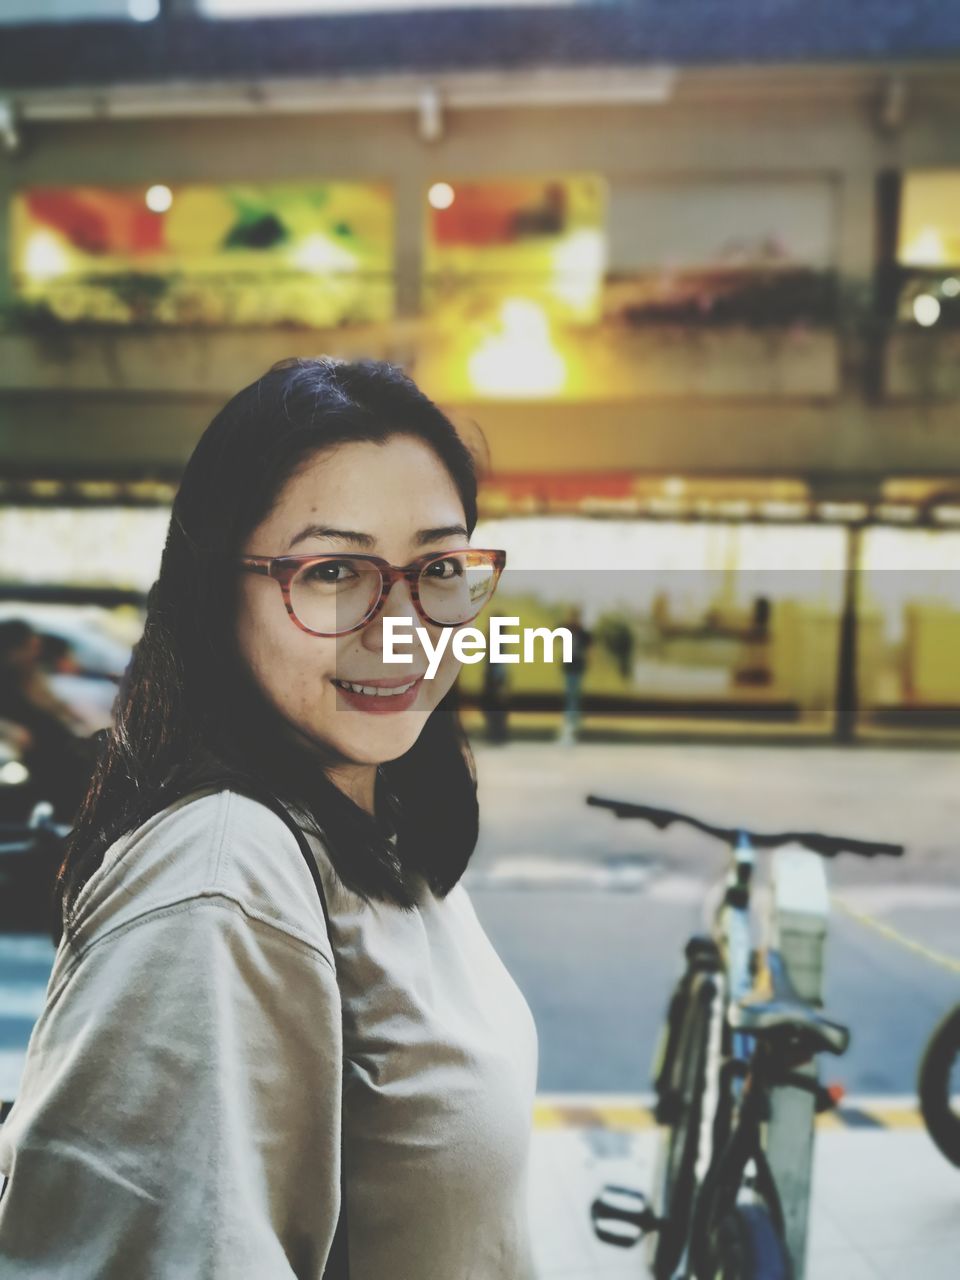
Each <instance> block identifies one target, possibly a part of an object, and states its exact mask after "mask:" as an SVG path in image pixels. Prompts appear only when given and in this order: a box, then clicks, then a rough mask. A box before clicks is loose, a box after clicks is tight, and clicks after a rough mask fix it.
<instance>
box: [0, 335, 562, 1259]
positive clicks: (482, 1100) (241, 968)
mask: <svg viewBox="0 0 960 1280" xmlns="http://www.w3.org/2000/svg"><path fill="white" fill-rule="evenodd" d="M475 522H476V478H475V474H474V468H473V465H472V460H471V456H470V454H469V452H468V451H467V449H466V448H465V446H464V445H463V443H462V442H461V440H460V439H459V437H458V436H457V434H456V433H455V431H454V429H453V427H452V426H451V424H450V422H449V421H448V420H447V419H446V418H445V417H444V415H443V414H442V413H441V412H440V410H439V409H438V408H437V407H436V406H435V405H434V404H433V403H432V402H431V401H430V400H428V399H427V398H426V397H425V396H424V395H423V394H422V393H421V392H420V391H419V390H418V389H417V388H416V387H415V385H414V384H413V383H412V382H411V381H410V380H409V379H408V378H407V377H406V376H405V375H404V374H403V373H402V372H401V371H400V370H399V369H398V368H396V367H394V366H391V365H386V364H379V363H375V362H372V361H371V362H368V361H361V362H356V363H345V362H340V361H336V360H332V359H318V360H302V361H301V360H298V361H292V362H286V363H284V364H283V365H281V366H277V367H275V368H274V369H272V370H270V371H269V372H268V373H267V374H266V375H265V376H264V377H262V378H261V379H259V381H258V382H256V383H254V384H253V385H252V386H250V387H247V388H246V389H245V390H244V391H241V392H240V393H239V394H238V395H237V396H235V397H234V399H233V400H231V401H230V402H229V404H228V405H227V406H226V407H225V408H224V409H223V410H222V411H221V412H220V413H219V414H218V415H217V417H216V418H215V419H214V421H213V422H212V423H211V425H210V427H209V428H208V430H207V431H206V433H205V434H204V436H203V437H202V439H201V440H200V442H199V444H198V445H197V448H196V450H195V452H194V454H193V456H192V457H191V459H190V461H189V463H188V465H187V467H186V470H185V472H184V475H183V479H182V482H181V485H180V489H179V492H178V494H177V498H176V501H175V503H174V509H173V515H172V519H171V522H170V530H169V535H168V538H167V542H166V546H165V549H164V553H163V559H162V563H161V568H160V574H159V577H158V579H157V581H156V583H155V584H154V587H153V589H152V591H151V593H150V599H149V602H148V603H149V610H148V617H147V622H146V627H145V630H144V634H143V638H142V640H141V641H140V643H139V644H138V646H137V648H136V651H135V653H134V656H133V659H132V662H131V665H130V668H129V670H128V671H127V673H126V676H125V679H124V684H123V687H122V688H121V692H120V696H119V698H118V701H117V719H116V726H115V729H114V730H113V732H112V733H110V734H108V735H107V737H106V740H105V743H104V747H103V751H102V754H101V758H100V760H99V764H98V769H97V773H96V776H95V778H94V781H93V783H92V785H91V788H90V791H89V793H88V795H87V797H86V799H85V802H84V805H83V807H82V809H81V812H80V815H79V818H78V822H77V825H76V827H75V829H74V833H73V836H72V840H71V844H70V847H69V850H68V854H67V857H66V860H65V862H64V865H63V867H62V868H61V873H60V879H59V888H60V897H61V901H60V905H61V909H62V915H63V920H64V929H63V936H62V938H61V940H60V945H59V949H58V952H57V959H56V963H55V967H54V971H53V974H52V976H51V979H50V985H49V988H48V993H47V1001H46V1006H45V1008H44V1011H43V1013H42V1015H41V1017H40V1020H39V1022H38V1023H37V1025H36V1028H35V1029H34V1032H33V1036H32V1038H31V1042H30V1048H29V1052H28V1057H27V1063H26V1068H25V1074H24V1079H23V1083H22V1086H21V1090H20V1093H19V1096H18V1098H17V1100H16V1104H15V1106H14V1108H13V1111H12V1112H11V1114H10V1117H9V1119H8V1121H7V1123H6V1124H5V1125H4V1126H3V1128H2V1130H0V1173H4V1174H7V1175H9V1176H8V1181H7V1184H6V1189H5V1192H4V1196H3V1199H2V1200H0V1261H2V1265H0V1273H2V1275H3V1276H4V1277H5V1278H6V1280H19V1278H20V1277H31V1278H34V1277H36V1278H39V1277H40V1276H43V1277H44V1280H55V1278H59V1277H69V1278H70V1280H87V1278H88V1277H89V1280H94V1277H96V1280H114V1278H116V1280H120V1277H122V1278H123V1280H135V1278H137V1277H144V1278H146V1277H150V1280H165V1278H166V1277H190V1280H202V1278H206V1277H217V1278H218V1280H219V1278H221V1277H222V1278H223V1280H274V1278H276V1280H282V1278H283V1277H291V1276H297V1277H299V1278H301V1280H304V1278H309V1280H319V1278H320V1277H321V1276H322V1275H323V1274H324V1270H325V1267H326V1266H327V1263H328V1258H329V1255H330V1254H331V1245H332V1242H333V1240H334V1235H335V1230H336V1226H337V1222H338V1216H339V1213H340V1208H341V1194H340V1178H341V1159H342V1171H343V1185H344V1195H343V1202H344V1203H343V1208H344V1209H347V1208H349V1212H348V1214H347V1217H346V1221H347V1222H348V1224H349V1228H348V1231H347V1242H348V1246H349V1249H348V1252H349V1271H350V1276H351V1278H352V1280H388V1278H389V1280H520V1278H521V1277H523V1278H524V1280H526V1277H527V1276H529V1275H530V1274H532V1272H531V1262H530V1252H529V1241H528V1237H527V1225H526V1206H525V1197H526V1192H525V1176H526V1164H527V1153H528V1143H529V1130H530V1118H531V1109H532V1101H533V1093H534V1088H535V1075H536V1058H537V1045H536V1034H535V1031H534V1027H533V1022H532V1019H531V1016H530V1012H529V1009H528V1008H527V1005H526V1003H525V1001H524V999H523V997H522V996H521V994H520V993H519V991H518V990H517V988H516V986H515V984H514V983H513V981H512V979H511V978H510V977H509V975H508V974H507V972H506V970H505V969H504V967H503V965H502V964H501V962H500V961H499V959H498V958H497V956H496V954H495V952H494V950H493V948H492V947H491V945H490V943H489V941H488V940H487V938H486V936H485V934H484V933H483V931H482V929H481V927H480V925H479V923H478V921H477V918H476V916H475V914H474V912H473V908H472V906H471V904H470V901H469V898H468V896H467V894H466V892H465V890H464V888H463V886H462V885H461V884H460V878H461V876H462V874H463V871H464V869H465V867H466V864H467V861H468V859H469V857H470V854H471V852H472V850H473V848H474V845H475V842H476V838H477V824H478V818H477V798H476V784H475V778H474V774H473V770H472V764H471V757H470V754H469V749H468V747H467V745H466V742H465V739H464V738H463V735H462V733H461V731H460V729H459V725H458V720H457V717H456V712H455V708H454V704H453V696H454V691H453V682H454V679H455V677H456V674H457V666H456V661H455V659H454V658H452V657H450V656H445V657H444V659H443V663H442V666H441V667H440V669H439V670H438V672H437V674H436V677H435V678H434V679H433V680H427V679H425V678H424V672H425V671H426V667H427V661H426V655H425V653H424V652H423V650H422V649H414V650H413V651H412V662H411V663H410V664H408V665H407V666H405V667H398V666H393V665H389V666H388V665H387V664H385V663H384V662H383V660H382V643H383V627H382V618H383V614H384V612H387V613H390V614H393V615H398V614H399V615H402V616H405V617H408V618H410V619H411V621H413V622H415V624H416V625H417V626H420V627H425V628H426V630H427V632H428V634H429V635H430V638H431V640H432V641H433V642H435V641H436V639H437V636H438V635H439V632H440V629H441V625H444V624H445V625H455V624H458V623H460V622H463V621H465V620H466V615H467V614H471V615H472V614H474V613H476V612H479V610H480V609H481V608H482V607H483V604H484V603H485V602H486V600H487V599H489V596H490V594H491V592H492V590H493V588H494V586H495V585H496V579H497V576H498V575H499V571H500V568H501V567H502V563H503V554H502V553H501V552H485V551H479V552H476V553H467V552H466V551H464V548H465V547H466V546H467V541H468V538H469V537H470V535H471V533H472V531H473V527H474V524H475ZM288 556H289V557H300V559H298V560H286V559H281V560H277V557H288ZM390 566H400V567H402V568H406V570H407V571H406V573H398V572H396V571H395V570H394V571H392V570H391V568H390ZM271 576H274V577H276V579H277V580H275V581H272V580H271ZM278 583H279V584H280V585H279V586H278ZM449 653H450V646H448V648H447V650H446V655H449ZM398 689H399V690H400V691H399V692H397V690H398ZM225 770H227V771H229V772H230V774H232V775H233V776H234V777H235V779H236V786H235V788H234V789H230V788H229V787H224V785H223V776H224V771H225ZM248 782H253V783H255V784H256V785H257V786H259V787H264V786H266V787H269V789H270V790H271V791H272V792H273V794H274V795H276V796H279V797H281V798H282V799H283V801H284V802H285V804H286V805H287V806H289V807H290V808H291V809H293V810H295V812H296V813H297V816H298V822H299V823H300V825H301V827H302V828H303V830H304V832H305V833H306V834H307V836H308V839H309V842H310V848H311V849H312V850H313V852H314V855H315V857H316V860H317V863H318V865H319V871H320V875H321V878H322V882H323V888H324V894H325V897H326V903H327V908H328V911H329V927H328V926H327V924H326V922H325V919H324V912H323V907H322V904H321V902H320V900H319V897H318V894H317V892H316V888H315V886H314V884H313V882H312V879H311V874H310V870H309V868H308V867H307V865H306V863H305V861H304V859H303V858H302V857H301V856H300V851H299V850H298V848H297V842H296V840H295V838H294V836H293V835H292V834H291V832H290V831H289V830H288V828H287V827H286V826H285V825H284V823H283V821H282V819H281V818H280V817H278V816H277V815H276V814H275V813H274V812H272V811H271V809H270V808H269V807H267V806H266V805H265V804H261V803H259V802H258V800H256V799H255V798H252V797H251V796H249V795H245V794H243V789H244V784H245V783H248ZM341 1147H342V1150H341ZM328 1274H329V1272H328Z"/></svg>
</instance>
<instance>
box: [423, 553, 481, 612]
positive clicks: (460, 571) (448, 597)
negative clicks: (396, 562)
mask: <svg viewBox="0 0 960 1280" xmlns="http://www.w3.org/2000/svg"><path fill="white" fill-rule="evenodd" d="M496 582H497V571H496V568H495V566H494V565H493V564H491V563H490V561H489V560H488V559H487V558H486V557H484V556H483V555H482V554H481V553H480V552H475V551H456V552H453V553H452V554H451V555H449V556H443V557H442V558H441V559H439V560H431V562H430V563H429V564H428V565H425V566H424V568H423V569H422V570H421V573H420V606H421V608H422V609H423V611H424V613H425V614H426V615H427V617H428V618H430V620H431V621H432V622H436V623H439V624H440V625H441V626H445V627H448V626H449V627H455V626H459V625H460V623H463V622H470V621H471V619H473V618H475V617H476V616H477V614H478V613H479V612H480V610H481V609H482V608H483V606H484V605H485V604H486V603H487V601H488V600H489V599H490V597H491V596H492V595H493V589H494V587H495V586H496Z"/></svg>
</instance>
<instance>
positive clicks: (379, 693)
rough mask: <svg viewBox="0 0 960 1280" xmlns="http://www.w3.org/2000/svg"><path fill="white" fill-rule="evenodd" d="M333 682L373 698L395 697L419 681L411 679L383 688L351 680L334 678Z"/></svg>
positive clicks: (342, 687) (352, 691)
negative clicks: (407, 681) (392, 686)
mask: <svg viewBox="0 0 960 1280" xmlns="http://www.w3.org/2000/svg"><path fill="white" fill-rule="evenodd" d="M333 683H334V684H336V685H339V686H340V688H341V689H349V690H350V692H351V693H365V694H367V695H368V696H369V697H373V698H394V697H396V695H397V694H398V693H406V692H407V690H408V689H412V688H413V686H414V685H415V684H416V683H417V682H416V680H411V681H410V683H409V684H398V685H397V686H396V687H395V688H393V689H383V688H381V687H380V686H379V685H372V684H351V683H350V681H349V680H334V682H333Z"/></svg>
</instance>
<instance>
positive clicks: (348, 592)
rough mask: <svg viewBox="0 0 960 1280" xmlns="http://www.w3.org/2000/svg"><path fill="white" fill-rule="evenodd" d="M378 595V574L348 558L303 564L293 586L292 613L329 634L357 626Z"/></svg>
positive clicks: (312, 628) (313, 629) (367, 566)
mask: <svg viewBox="0 0 960 1280" xmlns="http://www.w3.org/2000/svg"><path fill="white" fill-rule="evenodd" d="M379 594H380V573H379V571H378V570H377V569H376V568H374V566H373V565H371V564H368V563H367V562H366V561H365V560H351V559H350V557H349V556H346V557H344V558H343V559H339V558H338V559H336V560H321V561H319V562H318V563H316V564H308V565H304V567H303V568H302V569H301V570H300V571H299V572H298V573H297V574H296V575H295V577H294V579H293V581H292V582H291V583H290V603H291V604H292V606H293V612H294V613H295V614H296V615H297V617H298V618H299V619H300V621H301V622H302V623H303V625H304V626H305V627H309V629H310V630H311V631H321V632H323V633H325V634H326V635H337V634H338V633H340V632H343V631H350V630H351V629H352V628H353V627H356V626H358V625H359V624H360V623H361V622H362V621H363V619H364V618H365V617H366V616H367V614H368V613H369V612H370V610H371V609H372V608H373V606H374V603H375V601H376V599H377V596H378V595H379Z"/></svg>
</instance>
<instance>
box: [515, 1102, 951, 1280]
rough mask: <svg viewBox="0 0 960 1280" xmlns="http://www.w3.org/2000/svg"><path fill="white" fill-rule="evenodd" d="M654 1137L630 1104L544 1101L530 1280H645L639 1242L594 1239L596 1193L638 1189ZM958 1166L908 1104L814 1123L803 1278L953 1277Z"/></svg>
mask: <svg viewBox="0 0 960 1280" xmlns="http://www.w3.org/2000/svg"><path fill="white" fill-rule="evenodd" d="M655 1147H656V1132H655V1129H654V1128H653V1125H652V1120H651V1118H650V1116H649V1112H648V1111H647V1110H646V1108H645V1107H643V1106H642V1105H638V1100H637V1099H627V1098H615V1097H605V1098H596V1097H591V1096H590V1095H576V1094H574V1095H568V1096H567V1097H565V1098H563V1099H550V1098H548V1097H546V1096H544V1097H541V1099H540V1100H539V1101H538V1107H537V1112H536V1119H535V1130H534V1143H533V1163H532V1170H531V1174H532V1176H531V1188H530V1204H531V1217H532V1223H533V1233H534V1248H535V1253H536V1260H537V1266H538V1280H645V1277H647V1276H648V1275H649V1273H648V1272H647V1270H646V1269H645V1266H644V1262H645V1258H644V1253H643V1245H640V1246H638V1247H636V1248H634V1249H630V1250H627V1249H622V1250H621V1249H617V1248H614V1247H612V1246H610V1245H605V1244H601V1243H600V1242H599V1241H597V1240H596V1239H595V1238H594V1236H593V1233H592V1231H591V1228H590V1221H589V1207H590V1202H591V1201H592V1199H593V1197H594V1195H595V1194H596V1192H597V1191H598V1190H599V1188H600V1187H601V1186H602V1185H603V1184H604V1183H607V1182H619V1183H622V1184H625V1185H628V1186H631V1185H632V1186H636V1187H638V1188H641V1189H642V1188H644V1186H645V1185H646V1186H648V1185H649V1183H650V1180H651V1178H652V1170H653V1161H654V1153H655ZM958 1273H960V1169H953V1168H952V1167H951V1166H950V1165H949V1164H948V1163H947V1162H946V1161H945V1160H943V1159H942V1157H941V1156H940V1155H939V1153H938V1152H937V1151H936V1149H935V1148H934V1146H933V1144H932V1143H931V1142H930V1140H929V1138H928V1137H927V1135H926V1133H925V1132H924V1131H923V1129H922V1128H921V1127H920V1122H919V1117H918V1116H917V1115H916V1112H915V1111H914V1110H913V1108H912V1102H911V1100H910V1099H899V1100H897V1099H890V1100H883V1099H875V1100H868V1099H858V1100H855V1101H851V1102H847V1103H846V1104H845V1106H844V1108H843V1111H842V1113H841V1114H840V1116H831V1117H829V1118H828V1120H827V1122H826V1123H821V1124H820V1125H818V1133H817V1148H816V1165H815V1183H814V1202H813V1218H812V1223H811V1234H810V1253H809V1257H808V1264H807V1274H806V1277H805V1280H955V1278H956V1276H957V1275H958Z"/></svg>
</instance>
